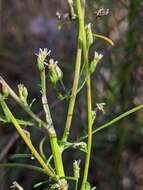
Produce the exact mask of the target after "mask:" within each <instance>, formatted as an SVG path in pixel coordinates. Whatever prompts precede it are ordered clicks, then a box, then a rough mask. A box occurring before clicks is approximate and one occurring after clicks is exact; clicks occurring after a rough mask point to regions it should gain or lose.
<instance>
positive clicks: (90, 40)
mask: <svg viewBox="0 0 143 190" xmlns="http://www.w3.org/2000/svg"><path fill="white" fill-rule="evenodd" d="M85 29H86V39H87V48H88V49H89V48H90V46H91V45H92V44H93V34H92V30H91V23H89V24H88V25H86V27H85Z"/></svg>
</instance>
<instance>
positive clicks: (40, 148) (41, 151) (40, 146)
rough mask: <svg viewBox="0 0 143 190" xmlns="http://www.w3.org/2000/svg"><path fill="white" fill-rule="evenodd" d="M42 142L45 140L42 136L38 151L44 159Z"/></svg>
mask: <svg viewBox="0 0 143 190" xmlns="http://www.w3.org/2000/svg"><path fill="white" fill-rule="evenodd" d="M44 142H45V138H43V139H42V140H41V142H40V144H39V152H40V155H41V156H42V158H43V159H44V160H46V156H45V154H44V150H43V146H44Z"/></svg>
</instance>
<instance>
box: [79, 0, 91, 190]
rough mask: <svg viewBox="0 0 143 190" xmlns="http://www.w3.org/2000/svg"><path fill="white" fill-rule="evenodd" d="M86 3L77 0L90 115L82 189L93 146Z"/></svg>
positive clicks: (84, 185) (88, 113) (84, 184)
mask: <svg viewBox="0 0 143 190" xmlns="http://www.w3.org/2000/svg"><path fill="white" fill-rule="evenodd" d="M84 6H85V5H81V2H80V1H79V0H77V9H78V13H79V15H80V19H81V30H82V45H83V58H84V65H85V66H86V78H87V80H86V91H87V109H88V110H87V117H88V142H87V154H86V160H85V167H84V174H83V180H82V184H81V190H85V188H86V183H87V177H88V171H89V164H90V157H91V146H92V97H91V80H90V73H89V61H88V51H89V49H88V47H87V41H86V32H85V24H84V11H85V10H84V9H85V7H84Z"/></svg>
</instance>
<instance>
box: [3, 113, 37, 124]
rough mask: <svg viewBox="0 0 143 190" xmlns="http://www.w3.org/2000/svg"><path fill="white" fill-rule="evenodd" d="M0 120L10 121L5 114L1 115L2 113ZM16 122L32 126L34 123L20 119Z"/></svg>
mask: <svg viewBox="0 0 143 190" xmlns="http://www.w3.org/2000/svg"><path fill="white" fill-rule="evenodd" d="M0 122H1V123H11V122H10V120H9V119H8V118H7V117H6V116H3V115H0ZM17 122H18V124H20V125H25V126H33V125H34V123H32V122H30V121H25V120H22V119H17Z"/></svg>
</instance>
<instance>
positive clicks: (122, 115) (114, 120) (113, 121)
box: [80, 104, 143, 141]
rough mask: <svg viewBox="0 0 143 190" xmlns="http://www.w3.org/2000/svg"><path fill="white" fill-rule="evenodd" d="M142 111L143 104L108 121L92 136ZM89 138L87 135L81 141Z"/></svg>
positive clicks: (94, 131)
mask: <svg viewBox="0 0 143 190" xmlns="http://www.w3.org/2000/svg"><path fill="white" fill-rule="evenodd" d="M141 109H143V104H141V105H138V106H136V107H134V108H132V109H130V110H128V111H126V112H125V113H122V114H121V115H119V116H117V117H116V118H114V119H112V120H111V121H108V122H107V123H105V124H103V125H101V126H99V127H97V129H95V130H93V132H92V134H95V133H97V132H99V131H101V130H103V129H106V128H107V127H110V126H111V125H113V124H114V123H116V122H118V121H120V120H121V119H124V118H125V117H127V116H129V115H131V114H133V113H135V112H137V111H139V110H141ZM87 137H88V135H85V136H83V137H81V138H80V141H82V140H85V139H86V138H87Z"/></svg>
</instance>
